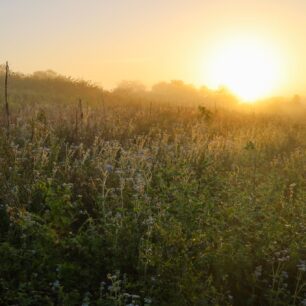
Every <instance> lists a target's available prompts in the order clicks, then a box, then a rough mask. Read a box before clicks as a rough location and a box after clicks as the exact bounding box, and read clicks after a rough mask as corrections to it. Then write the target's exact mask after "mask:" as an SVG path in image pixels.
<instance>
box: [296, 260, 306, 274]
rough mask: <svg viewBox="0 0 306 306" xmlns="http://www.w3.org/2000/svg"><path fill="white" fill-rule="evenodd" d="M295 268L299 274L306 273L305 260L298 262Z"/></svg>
mask: <svg viewBox="0 0 306 306" xmlns="http://www.w3.org/2000/svg"><path fill="white" fill-rule="evenodd" d="M297 268H298V270H299V271H301V272H306V260H300V263H299V264H298V265H297Z"/></svg>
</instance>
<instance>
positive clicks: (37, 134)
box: [0, 70, 306, 306]
mask: <svg viewBox="0 0 306 306" xmlns="http://www.w3.org/2000/svg"><path fill="white" fill-rule="evenodd" d="M1 71H2V70H1ZM3 80H4V74H3V71H2V72H1V73H0V81H1V82H0V91H1V93H2V92H3V90H4V88H3V84H4V81H3ZM2 102H3V100H2V99H1V103H2ZM9 104H10V129H9V131H7V128H6V126H5V125H3V126H2V128H1V130H0V258H1V261H0V304H1V305H65V306H66V305H83V306H87V305H101V306H102V305H105V306H107V305H108V306H115V305H118V306H119V305H147V306H148V305H176V306H185V305H199V306H200V305H203V306H205V305H220V306H225V305H241V306H244V305H274V306H276V305H306V295H305V292H306V287H305V285H306V283H305V282H306V277H305V275H306V124H305V118H306V110H305V105H304V104H303V100H302V99H301V98H299V97H297V96H296V97H294V98H293V99H287V100H280V99H274V100H270V101H263V102H261V103H258V105H252V106H251V105H241V104H239V102H238V101H237V99H235V97H234V96H232V95H231V94H230V93H229V92H228V91H227V90H226V89H221V90H219V91H210V90H208V89H206V88H201V89H195V88H194V87H192V86H190V85H187V84H184V83H182V82H180V81H173V82H170V83H160V84H157V85H155V86H154V87H153V88H152V90H146V89H145V88H144V87H143V86H142V85H141V84H137V83H129V82H125V83H122V84H121V85H120V86H118V88H116V89H115V90H113V91H103V90H102V89H100V88H99V87H97V86H95V85H93V84H88V83H86V82H83V81H77V80H72V79H69V78H65V77H60V76H58V75H56V74H55V73H53V72H39V73H35V74H33V75H31V76H23V75H20V74H11V76H10V78H9ZM3 116H4V114H3ZM2 119H3V120H2V121H1V122H4V121H5V120H4V118H2Z"/></svg>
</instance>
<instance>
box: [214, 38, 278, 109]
mask: <svg viewBox="0 0 306 306" xmlns="http://www.w3.org/2000/svg"><path fill="white" fill-rule="evenodd" d="M279 72H280V58H279V55H278V52H277V50H276V49H274V48H273V47H272V46H270V45H269V44H268V43H264V42H263V41H259V40H256V39H253V38H236V39H231V40H227V41H224V42H223V43H222V44H221V45H219V46H218V48H217V49H216V50H215V52H214V55H213V56H212V59H211V67H210V78H211V84H212V85H213V86H214V87H218V86H226V87H228V88H229V89H230V90H231V91H232V92H233V93H234V94H235V95H237V96H238V97H239V98H240V99H242V100H243V101H244V102H248V103H252V102H254V101H255V100H256V99H259V98H264V97H266V96H267V95H270V94H272V92H273V90H274V89H275V87H276V86H278V83H279V75H280V73H279Z"/></svg>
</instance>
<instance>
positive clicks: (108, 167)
mask: <svg viewBox="0 0 306 306" xmlns="http://www.w3.org/2000/svg"><path fill="white" fill-rule="evenodd" d="M104 169H105V171H106V172H108V173H111V172H113V170H114V167H113V166H112V165H110V164H106V165H105V167H104Z"/></svg>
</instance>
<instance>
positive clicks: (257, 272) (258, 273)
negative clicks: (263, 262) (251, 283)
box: [254, 266, 262, 278]
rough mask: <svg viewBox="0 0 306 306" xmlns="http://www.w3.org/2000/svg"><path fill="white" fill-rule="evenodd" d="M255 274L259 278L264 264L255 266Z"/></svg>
mask: <svg viewBox="0 0 306 306" xmlns="http://www.w3.org/2000/svg"><path fill="white" fill-rule="evenodd" d="M254 274H255V277H256V278H259V277H260V276H261V275H262V266H257V267H256V268H255V272H254Z"/></svg>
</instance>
